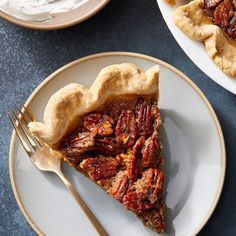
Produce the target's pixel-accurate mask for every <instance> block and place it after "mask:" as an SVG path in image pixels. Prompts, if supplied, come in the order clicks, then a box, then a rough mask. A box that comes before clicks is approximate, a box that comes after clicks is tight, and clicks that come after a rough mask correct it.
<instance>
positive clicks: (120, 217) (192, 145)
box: [9, 52, 226, 236]
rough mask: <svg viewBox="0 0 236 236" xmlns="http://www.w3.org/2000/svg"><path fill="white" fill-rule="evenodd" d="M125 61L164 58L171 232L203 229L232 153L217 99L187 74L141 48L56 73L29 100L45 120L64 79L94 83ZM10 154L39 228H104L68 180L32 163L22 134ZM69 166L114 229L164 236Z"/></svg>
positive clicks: (61, 231)
mask: <svg viewBox="0 0 236 236" xmlns="http://www.w3.org/2000/svg"><path fill="white" fill-rule="evenodd" d="M122 62H131V63H134V64H136V65H137V66H138V67H140V68H141V69H142V70H146V69H147V68H149V67H151V66H153V65H155V64H159V65H160V69H161V70H160V91H161V94H160V108H161V115H162V118H163V121H164V122H163V128H162V130H161V136H162V142H163V146H164V158H165V172H166V190H167V198H166V204H167V207H168V209H167V211H166V212H167V233H166V235H176V236H177V235H181V236H182V235H195V234H197V233H198V232H199V231H200V230H201V228H202V227H203V226H204V225H205V224H206V222H207V220H208V219H209V218H210V216H211V214H212V212H213V210H214V208H215V206H216V204H217V202H218V199H219V196H220V193H221V190H222V186H223V182H224V175H225V166H226V158H225V146H224V140H223V135H222V131H221V128H220V124H219V122H218V119H217V117H216V115H215V113H214V111H213V109H212V107H211V105H210V103H209V102H208V100H207V99H206V97H205V96H204V95H203V93H202V92H201V91H200V90H199V88H198V87H197V86H196V85H195V84H194V83H193V82H192V81H191V80H190V79H189V78H187V77H186V76H185V75H184V74H183V73H181V72H180V71H178V70H177V69H175V68H174V67H172V66H170V65H168V64H167V63H165V62H163V61H160V60H158V59H155V58H152V57H148V56H145V55H141V54H135V53H124V52H111V53H101V54H96V55H92V56H88V57H85V58H82V59H79V60H77V61H74V62H72V63H70V64H68V65H66V66H64V67H62V68H60V69H59V70H57V71H56V72H54V73H53V74H52V75H50V76H49V77H48V78H47V79H46V80H45V81H44V82H42V83H41V84H40V85H39V86H38V87H37V88H36V90H35V91H34V92H33V93H32V95H31V96H30V97H29V99H28V100H27V102H26V104H25V105H26V106H27V107H28V108H29V110H30V111H31V112H32V113H33V114H34V116H35V117H36V119H37V120H42V116H43V111H44V108H45V105H46V103H47V101H48V99H49V97H50V96H51V95H52V94H53V93H55V92H56V91H57V90H58V89H60V88H61V87H62V86H64V85H66V84H68V83H71V82H76V83H81V84H83V85H86V86H89V85H91V84H92V82H93V81H94V79H95V77H96V75H97V74H98V72H99V71H100V70H101V69H102V68H103V67H105V66H107V65H110V64H115V63H122ZM9 155H10V160H9V165H10V177H11V184H12V187H13V191H14V194H15V197H16V200H17V203H18V205H19V207H20V209H21V211H22V212H23V214H24V216H25V217H26V219H27V221H28V222H29V224H30V225H31V226H32V227H33V229H34V230H35V231H36V232H37V233H38V234H39V235H42V234H45V235H57V236H60V235H70V236H73V235H83V236H86V235H96V232H95V230H94V228H93V227H92V225H91V224H90V222H89V221H88V220H87V219H86V217H85V215H84V213H83V212H82V210H81V209H80V208H79V206H78V205H77V203H76V202H75V201H74V199H73V197H72V196H71V195H70V193H69V192H68V191H67V190H66V188H65V186H64V185H63V183H62V182H61V181H60V180H59V178H58V177H57V176H56V175H53V174H50V173H43V172H40V171H39V170H38V169H37V168H36V167H35V166H34V165H33V164H32V163H31V161H30V160H29V158H28V157H27V155H26V153H25V152H24V150H23V148H22V147H21V145H20V144H19V140H18V139H17V138H16V135H15V133H13V135H12V139H11V143H10V153H9ZM63 170H64V173H65V175H66V176H67V177H68V178H69V179H70V180H71V182H72V183H73V184H74V186H75V187H76V188H77V190H78V191H79V192H80V193H81V196H82V197H83V199H84V200H85V201H86V203H87V204H88V206H89V207H90V209H91V210H92V211H93V212H94V213H95V215H96V216H97V217H98V219H99V221H100V222H101V223H102V224H103V226H104V227H105V228H106V230H107V232H108V233H109V235H112V236H125V235H135V236H141V235H142V236H145V235H146V236H147V235H153V236H154V235H157V234H156V233H155V232H154V231H152V230H150V229H148V228H147V227H145V226H143V224H142V223H141V221H140V220H139V219H138V218H136V217H135V216H134V215H133V214H132V213H130V212H128V211H127V210H125V209H124V208H123V207H122V205H121V204H120V203H118V202H117V201H115V200H114V199H112V198H111V197H110V196H108V195H107V194H106V193H105V192H104V191H103V190H102V189H100V188H99V187H98V186H97V185H95V184H94V183H92V182H91V181H90V180H89V179H87V178H86V177H84V176H83V175H81V174H80V173H79V172H77V171H76V170H74V169H73V168H72V167H69V166H68V165H66V164H64V165H63Z"/></svg>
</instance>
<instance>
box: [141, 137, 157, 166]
mask: <svg viewBox="0 0 236 236" xmlns="http://www.w3.org/2000/svg"><path fill="white" fill-rule="evenodd" d="M158 150H159V142H158V135H157V132H154V133H153V135H152V136H150V137H149V138H148V139H147V140H146V141H145V143H144V145H143V147H142V150H141V153H142V155H143V158H142V165H143V167H144V168H147V167H151V166H152V165H155V164H156V165H157V164H158V163H157V154H158Z"/></svg>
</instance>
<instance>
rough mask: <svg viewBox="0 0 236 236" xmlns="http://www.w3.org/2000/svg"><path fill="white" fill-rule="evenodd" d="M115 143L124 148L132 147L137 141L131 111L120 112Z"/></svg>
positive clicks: (133, 116) (135, 127)
mask: <svg viewBox="0 0 236 236" xmlns="http://www.w3.org/2000/svg"><path fill="white" fill-rule="evenodd" d="M115 134H116V142H117V143H118V144H120V145H122V146H124V147H126V148H128V147H132V146H133V145H134V143H135V141H136V139H137V126H136V121H135V115H134V113H133V112H132V111H130V110H126V111H122V112H121V114H120V117H119V119H118V121H117V125H116V129H115Z"/></svg>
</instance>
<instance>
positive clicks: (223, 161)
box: [9, 51, 226, 236]
mask: <svg viewBox="0 0 236 236" xmlns="http://www.w3.org/2000/svg"><path fill="white" fill-rule="evenodd" d="M107 56H127V57H135V58H140V59H145V60H149V61H151V62H154V63H156V64H159V65H162V66H164V67H167V68H168V69H170V70H171V71H173V72H174V73H176V74H177V75H178V76H179V77H181V78H182V79H183V80H185V81H186V82H187V83H188V84H189V85H190V86H191V87H192V88H193V90H194V91H195V92H196V93H197V94H198V95H199V96H200V98H201V99H202V101H203V102H204V104H205V105H206V107H207V109H208V111H209V112H210V114H211V116H212V118H213V122H214V124H215V126H216V129H217V134H218V138H219V141H220V146H221V173H220V180H219V183H218V188H217V192H216V194H215V197H214V199H213V202H212V204H211V206H210V208H209V210H208V211H207V213H206V216H205V217H204V219H203V220H202V222H201V223H200V224H199V225H198V227H197V228H196V229H195V232H193V235H196V234H198V233H199V232H200V230H201V229H202V228H203V227H204V226H205V224H206V223H207V222H208V220H209V219H210V217H211V215H212V213H213V212H214V210H215V208H216V205H217V203H218V201H219V198H220V195H221V192H222V189H223V185H224V179H225V172H226V149H225V142H224V136H223V132H222V129H221V125H220V123H219V120H218V118H217V116H216V113H215V111H214V109H213V107H212V106H211V104H210V102H209V101H208V99H207V98H206V96H205V95H204V94H203V92H202V91H201V90H200V88H199V87H198V86H197V85H196V84H195V83H194V82H193V81H192V80H191V79H190V78H189V77H187V76H186V75H185V74H184V73H183V72H181V71H180V70H178V69H177V68H175V67H173V66H172V65H170V64H168V63H166V62H164V61H162V60H160V59H157V58H154V57H151V56H147V55H144V54H140V53H133V52H121V51H119V52H102V53H97V54H92V55H89V56H85V57H82V58H79V59H77V60H74V61H72V62H70V63H68V64H66V65H64V66H62V67H60V68H59V69H57V70H56V71H55V72H53V73H52V74H50V75H49V76H48V77H47V78H46V79H45V80H43V81H42V82H41V83H40V84H39V85H38V86H37V87H36V88H35V90H34V91H33V92H32V93H31V95H30V96H29V97H28V99H27V100H26V102H25V104H24V106H25V107H27V106H28V105H29V104H30V102H31V101H32V99H33V98H34V97H35V96H36V95H37V93H38V92H39V91H40V90H41V89H42V88H43V87H44V86H46V85H47V84H48V83H49V82H50V81H51V80H52V79H54V77H55V76H57V75H58V74H60V73H61V72H63V71H64V70H66V69H68V68H70V67H72V66H74V65H76V64H79V63H81V62H83V61H89V60H91V59H96V58H100V57H107ZM15 142H16V133H15V131H13V132H12V135H11V140H10V145H9V174H10V182H11V186H12V190H13V193H14V196H15V199H16V202H17V204H18V206H19V208H20V210H21V212H22V214H23V215H24V217H25V219H26V220H27V222H28V223H29V225H30V226H31V227H32V228H33V230H34V231H35V232H36V233H37V234H38V235H40V236H41V235H44V233H43V232H42V231H41V230H40V229H39V227H38V226H37V225H36V223H35V222H34V221H33V220H32V219H31V217H30V216H29V214H28V213H27V211H26V209H25V207H24V205H23V203H22V201H21V197H20V195H19V194H18V191H17V186H16V182H15V176H14V147H15Z"/></svg>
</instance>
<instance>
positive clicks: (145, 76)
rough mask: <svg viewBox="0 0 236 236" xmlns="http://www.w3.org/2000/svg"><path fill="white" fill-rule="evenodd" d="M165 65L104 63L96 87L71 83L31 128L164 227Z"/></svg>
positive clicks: (160, 230) (120, 198) (115, 195)
mask: <svg viewBox="0 0 236 236" xmlns="http://www.w3.org/2000/svg"><path fill="white" fill-rule="evenodd" d="M158 76H159V67H158V66H154V67H152V68H150V69H149V70H147V71H146V72H145V73H142V72H141V71H140V70H139V69H138V68H137V67H136V66H135V65H133V64H128V63H124V64H120V65H112V66H108V67H106V68H104V69H103V70H102V71H101V72H100V74H99V75H98V77H97V78H96V80H95V82H94V83H93V84H92V86H91V87H90V89H87V88H85V87H83V86H81V85H78V84H70V85H67V86H66V87H64V88H62V89H61V90H59V91H58V92H57V93H55V94H54V95H53V96H52V97H51V98H50V100H49V102H48V104H47V106H46V109H45V113H44V123H40V122H32V123H30V125H29V126H30V130H31V132H32V133H33V134H34V135H36V136H38V137H40V138H41V139H43V140H44V141H46V142H47V143H48V144H49V145H51V146H52V147H53V148H54V149H57V150H59V151H60V153H61V154H62V157H63V159H64V161H66V162H67V163H69V164H70V165H72V166H73V167H75V168H76V169H77V170H78V171H80V172H82V173H83V174H85V175H87V176H88V177H89V178H90V179H91V180H92V181H94V182H95V183H97V184H98V185H99V186H100V187H101V188H103V189H104V191H106V192H107V193H108V194H109V195H111V196H112V197H113V198H114V199H116V200H117V201H119V202H120V203H121V204H122V205H123V206H124V207H125V208H127V209H128V210H130V211H132V212H133V213H134V214H136V215H137V216H138V217H139V218H141V219H142V220H143V222H144V224H145V225H147V226H149V227H151V228H152V229H153V230H155V231H157V232H158V233H163V232H164V231H165V222H164V208H165V204H164V187H163V184H164V173H163V170H162V166H163V158H162V145H161V143H160V135H159V128H160V125H161V118H160V112H159V109H158V104H157V102H158V98H159V85H158Z"/></svg>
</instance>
